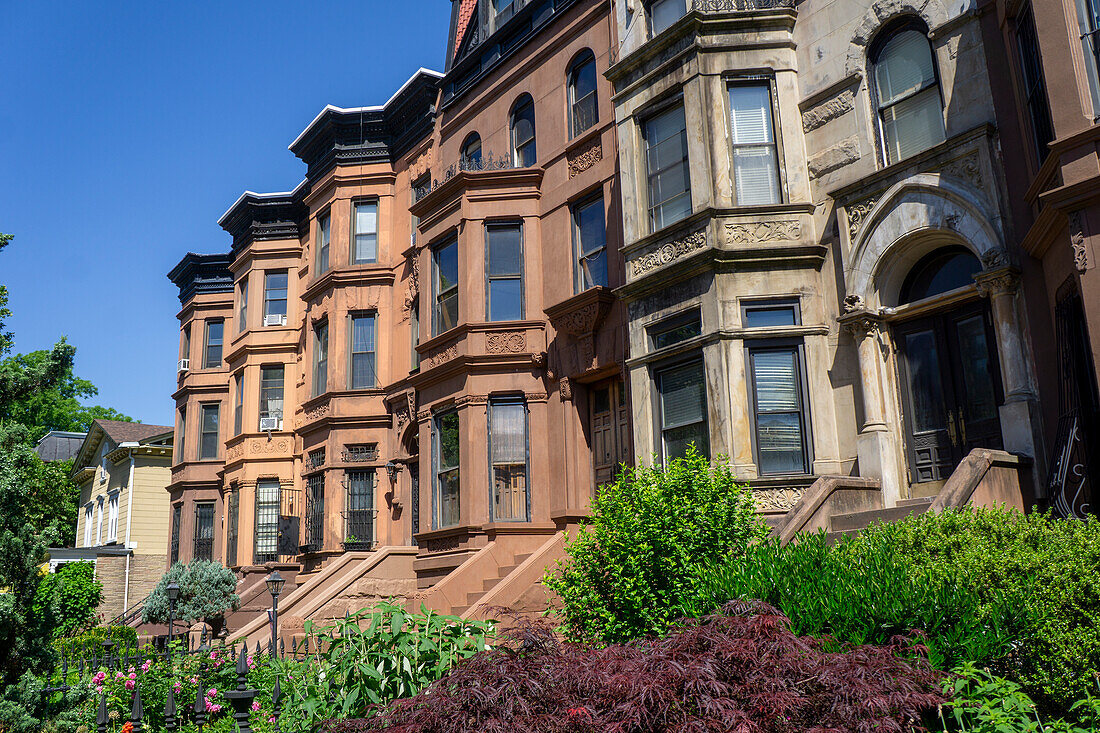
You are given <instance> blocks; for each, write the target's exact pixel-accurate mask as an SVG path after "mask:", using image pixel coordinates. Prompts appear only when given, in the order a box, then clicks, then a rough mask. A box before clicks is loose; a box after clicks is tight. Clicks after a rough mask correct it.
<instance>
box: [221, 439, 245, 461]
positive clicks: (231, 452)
mask: <svg viewBox="0 0 1100 733" xmlns="http://www.w3.org/2000/svg"><path fill="white" fill-rule="evenodd" d="M243 455H244V443H237V445H235V446H233V447H232V448H227V449H226V451H225V460H226V461H235V460H237V459H238V458H240V457H241V456H243Z"/></svg>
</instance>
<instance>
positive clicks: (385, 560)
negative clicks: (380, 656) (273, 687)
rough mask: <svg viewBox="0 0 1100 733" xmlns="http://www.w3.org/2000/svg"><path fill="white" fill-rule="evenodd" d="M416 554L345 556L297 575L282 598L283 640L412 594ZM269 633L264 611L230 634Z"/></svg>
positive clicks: (255, 637) (258, 637)
mask: <svg viewBox="0 0 1100 733" xmlns="http://www.w3.org/2000/svg"><path fill="white" fill-rule="evenodd" d="M416 553H417V548H416V547H381V548H378V549H377V550H373V551H370V552H346V553H344V554H343V555H339V556H337V557H335V558H333V559H332V561H331V562H329V563H327V564H326V565H325V567H324V568H323V569H321V570H320V571H319V572H316V573H310V574H309V575H308V577H306V578H305V579H304V580H303V579H302V577H301V576H298V578H297V580H298V581H299V584H298V586H297V587H296V588H295V589H294V590H293V591H292V592H290V593H289V594H286V593H285V592H284V595H283V596H281V597H280V599H279V633H280V636H281V637H283V638H285V639H287V640H288V641H289V640H290V639H293V638H294V637H296V636H300V635H301V631H302V628H303V626H304V623H305V621H306V620H311V621H313V622H315V623H322V624H323V623H327V622H330V621H332V620H333V619H336V618H339V617H342V616H344V614H345V613H354V612H356V611H359V610H360V609H362V608H369V607H371V606H373V605H374V604H375V603H377V602H379V601H384V600H386V599H388V598H391V597H397V598H407V597H408V596H410V595H412V594H413V593H414V592H415V588H416V579H415V578H416V576H415V575H414V573H413V569H412V560H413V558H415V557H416ZM266 609H267V606H265V607H264V610H265V611H266ZM270 633H271V632H270V629H269V625H268V620H267V614H266V613H264V614H263V615H261V616H258V617H256V618H253V619H252V620H251V621H249V622H248V623H247V624H245V625H244V626H242V627H241V628H240V629H238V630H236V631H234V632H231V634H230V637H229V641H231V642H232V641H240V640H245V641H247V642H248V643H249V644H254V643H256V642H266V641H267V640H268V638H269V637H270Z"/></svg>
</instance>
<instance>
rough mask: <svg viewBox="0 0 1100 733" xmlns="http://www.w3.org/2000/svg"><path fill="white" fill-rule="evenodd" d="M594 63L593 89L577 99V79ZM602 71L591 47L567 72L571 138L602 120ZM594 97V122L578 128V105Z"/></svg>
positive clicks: (578, 57)
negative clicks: (600, 91) (585, 68)
mask: <svg viewBox="0 0 1100 733" xmlns="http://www.w3.org/2000/svg"><path fill="white" fill-rule="evenodd" d="M589 64H591V65H592V72H593V76H594V81H593V85H592V91H591V92H590V93H589V94H586V95H584V96H583V97H581V98H580V99H577V79H578V76H579V74H580V72H581V71H583V70H584V67H586V66H588V65H589ZM599 89H600V71H599V68H598V67H597V66H596V55H595V54H594V53H592V50H591V49H588V48H586V49H584V50H583V51H581V52H579V53H578V54H577V55H576V56H575V57H574V58H573V61H572V62H571V63H570V64H569V70H568V72H567V73H566V101H567V102H568V104H569V119H568V122H569V139H570V140H575V139H576V138H578V137H580V136H581V135H583V134H584V133H585V132H587V131H589V130H591V129H592V128H593V127H596V125H598V124H599V121H600V95H599ZM589 97H592V124H590V125H588V126H587V127H584V128H580V129H578V128H577V125H578V121H579V117H578V115H577V106H578V105H579V104H581V103H583V102H584V101H585V100H587V99H588V98H589Z"/></svg>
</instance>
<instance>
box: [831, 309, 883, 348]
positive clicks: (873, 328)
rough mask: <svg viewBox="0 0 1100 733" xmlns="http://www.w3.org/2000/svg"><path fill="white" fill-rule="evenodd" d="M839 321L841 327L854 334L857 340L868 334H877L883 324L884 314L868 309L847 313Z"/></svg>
mask: <svg viewBox="0 0 1100 733" xmlns="http://www.w3.org/2000/svg"><path fill="white" fill-rule="evenodd" d="M837 321H838V322H839V323H840V326H841V328H843V329H844V330H845V331H847V332H848V333H850V334H852V336H853V337H854V338H855V339H856V341H862V340H863V339H865V338H867V337H868V336H877V335H878V334H879V332H880V331H881V330H882V324H883V319H882V316H879V315H877V314H875V313H871V312H870V311H866V310H856V311H851V312H849V313H845V314H844V315H842V316H840V317H839V318H838V319H837Z"/></svg>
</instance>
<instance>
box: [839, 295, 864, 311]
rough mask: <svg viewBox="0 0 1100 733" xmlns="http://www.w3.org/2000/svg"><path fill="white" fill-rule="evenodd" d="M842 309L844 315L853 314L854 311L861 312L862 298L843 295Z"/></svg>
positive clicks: (862, 306) (862, 307)
mask: <svg viewBox="0 0 1100 733" xmlns="http://www.w3.org/2000/svg"><path fill="white" fill-rule="evenodd" d="M843 308H844V312H845V313H855V312H856V311H861V310H863V309H864V305H863V297H862V296H859V295H856V294H855V293H852V294H851V295H845V296H844V305H843Z"/></svg>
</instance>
